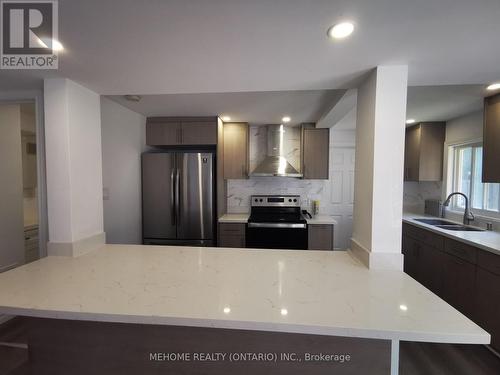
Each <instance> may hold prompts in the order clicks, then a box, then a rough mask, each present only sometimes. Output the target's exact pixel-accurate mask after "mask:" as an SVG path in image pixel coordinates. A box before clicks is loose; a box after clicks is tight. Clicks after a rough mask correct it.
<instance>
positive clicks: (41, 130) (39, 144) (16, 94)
mask: <svg viewBox="0 0 500 375" xmlns="http://www.w3.org/2000/svg"><path fill="white" fill-rule="evenodd" d="M33 102H34V103H35V122H36V158H37V160H36V162H37V180H38V181H37V186H38V238H39V244H38V256H39V258H43V257H46V256H47V242H48V240H49V231H48V214H47V173H46V167H45V122H44V108H43V91H42V90H26V91H24V90H22V91H17V90H13V91H3V92H0V104H22V103H33Z"/></svg>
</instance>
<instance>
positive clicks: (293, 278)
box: [0, 245, 489, 344]
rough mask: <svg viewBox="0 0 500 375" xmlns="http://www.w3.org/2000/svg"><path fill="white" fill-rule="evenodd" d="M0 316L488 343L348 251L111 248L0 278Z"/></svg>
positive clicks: (458, 318) (395, 276) (454, 314)
mask: <svg viewBox="0 0 500 375" xmlns="http://www.w3.org/2000/svg"><path fill="white" fill-rule="evenodd" d="M257 275H258V276H257ZM284 311H286V313H284ZM0 313H5V314H18V315H26V316H37V317H47V318H61V319H79V320H94V321H110V322H124V323H143V324H167V325H187V326H199V327H216V328H233V329H250V330H266V331H279V332H295V333H310V334H322V335H341V336H352V337H371V338H380V339H400V340H411V341H428V342H454V343H476V344H477V343H487V342H489V335H488V334H487V333H486V332H485V331H484V330H483V329H481V328H480V327H478V326H477V325H476V324H474V323H473V322H472V321H470V320H469V319H468V318H466V317H465V316H463V315H462V314H460V313H459V312H458V311H456V310H455V309H453V308H452V307H451V306H450V305H448V304H447V303H446V302H444V301H443V300H441V299H440V298H438V297H437V296H436V295H434V294H433V293H431V292H430V291H429V290H427V289H426V288H424V287H423V286H422V285H420V284H419V283H417V282H416V281H415V280H413V279H412V278H411V277H409V276H407V275H406V274H404V273H403V272H399V271H373V270H369V269H367V268H366V267H364V266H363V265H362V264H360V263H359V262H358V261H356V260H355V259H354V258H352V257H351V256H350V255H349V254H348V253H344V252H325V251H292V250H281V251H280V250H262V249H259V250H251V249H220V248H195V247H172V246H171V247H169V246H141V245H105V246H103V247H102V248H101V249H98V250H96V251H94V252H91V253H88V254H85V255H83V256H80V257H78V258H71V257H48V258H43V259H41V260H38V261H35V262H33V263H30V264H27V265H24V266H22V267H19V268H17V269H14V270H11V271H7V272H5V273H3V274H0Z"/></svg>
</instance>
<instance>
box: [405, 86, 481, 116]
mask: <svg viewBox="0 0 500 375" xmlns="http://www.w3.org/2000/svg"><path fill="white" fill-rule="evenodd" d="M484 96H487V92H486V90H485V88H484V86H482V85H458V86H455V85H454V86H423V87H408V99H407V109H406V118H413V119H415V120H416V121H417V122H420V121H448V120H451V119H453V118H456V117H459V116H462V115H465V114H467V113H470V112H474V111H479V110H480V109H481V108H482V107H483V97H484Z"/></svg>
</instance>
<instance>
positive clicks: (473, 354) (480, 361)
mask: <svg viewBox="0 0 500 375" xmlns="http://www.w3.org/2000/svg"><path fill="white" fill-rule="evenodd" d="M26 337H27V334H26V326H25V324H24V322H23V320H22V318H15V319H13V320H10V321H8V322H6V323H4V324H2V325H0V375H32V374H30V371H29V362H28V350H27V349H25V348H22V347H10V346H4V345H3V344H2V343H15V344H25V343H26V342H27V340H26ZM399 368H400V375H499V374H500V358H498V357H497V356H495V355H494V354H493V353H491V352H490V351H489V350H488V349H487V348H486V347H484V346H482V345H450V344H427V343H415V342H402V343H401V347H400V365H399ZM34 375H36V374H34ZM95 375H97V374H95ZM363 375H364V374H363Z"/></svg>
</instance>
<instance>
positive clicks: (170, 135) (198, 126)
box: [146, 117, 217, 146]
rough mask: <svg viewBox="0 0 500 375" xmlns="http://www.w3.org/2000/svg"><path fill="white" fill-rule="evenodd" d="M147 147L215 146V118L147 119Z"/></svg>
mask: <svg viewBox="0 0 500 375" xmlns="http://www.w3.org/2000/svg"><path fill="white" fill-rule="evenodd" d="M146 144H147V145H149V146H182V145H186V146H189V145H215V144H217V118H216V117H201V118H198V117H184V118H182V117H149V118H148V120H147V122H146Z"/></svg>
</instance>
